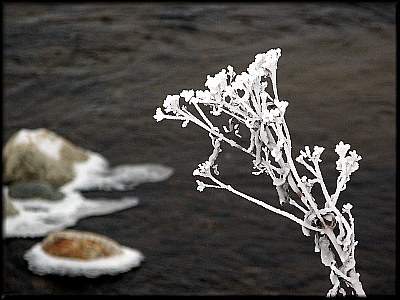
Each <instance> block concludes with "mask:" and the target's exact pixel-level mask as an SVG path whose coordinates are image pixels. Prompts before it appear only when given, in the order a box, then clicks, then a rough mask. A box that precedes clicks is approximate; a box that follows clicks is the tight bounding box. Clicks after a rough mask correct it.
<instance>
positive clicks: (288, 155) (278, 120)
mask: <svg viewBox="0 0 400 300" xmlns="http://www.w3.org/2000/svg"><path fill="white" fill-rule="evenodd" d="M280 56H281V49H279V48H278V49H271V50H269V51H268V52H266V53H260V54H257V55H256V56H255V60H254V62H252V63H251V64H250V65H249V66H248V68H247V72H242V73H240V74H237V73H236V72H234V70H233V67H232V66H228V67H227V68H226V69H222V70H221V71H220V72H219V73H217V74H215V75H214V76H211V75H208V76H207V80H206V82H205V86H206V88H208V89H206V90H204V91H202V90H198V91H193V90H183V91H182V92H181V93H180V94H179V95H168V96H167V97H166V99H165V100H164V104H163V107H164V111H163V110H162V109H161V108H157V109H156V113H155V115H154V119H155V120H156V121H157V122H159V121H162V120H165V119H167V120H179V121H182V122H183V123H182V127H186V126H187V125H188V124H189V123H193V124H196V125H198V126H200V127H201V128H203V129H204V130H206V131H207V132H208V133H209V137H210V139H211V145H212V146H213V148H214V150H213V152H212V154H211V155H210V157H209V159H208V160H206V161H205V162H203V163H200V164H199V165H198V168H197V169H196V170H195V171H194V172H193V175H194V176H201V177H204V178H206V179H208V180H209V181H211V182H212V184H209V183H205V182H203V181H200V180H197V190H198V191H200V192H202V191H204V190H205V189H206V188H220V189H226V190H228V191H230V192H232V193H234V194H236V195H238V196H240V197H243V198H244V199H246V200H248V201H251V202H253V203H256V204H257V205H260V206H262V207H264V208H265V209H268V210H270V211H272V212H275V213H277V214H280V215H283V216H285V217H287V218H289V219H290V220H292V221H294V222H296V223H298V224H299V225H300V226H301V228H302V231H303V233H304V235H306V236H310V235H311V232H314V234H315V250H316V251H318V252H319V251H320V252H321V260H322V263H323V264H324V265H325V266H328V267H330V268H331V275H330V279H331V282H332V284H333V285H334V287H333V288H332V289H331V290H329V292H328V296H335V295H337V294H338V293H339V294H345V290H344V289H343V288H342V287H341V285H343V284H346V286H348V287H350V289H352V290H353V292H354V293H355V294H357V295H360V296H365V292H364V290H363V288H362V285H361V282H360V281H359V274H358V273H356V272H355V260H354V249H355V246H356V245H357V241H356V240H355V238H354V220H353V217H352V215H351V213H350V209H351V207H350V205H349V204H346V205H345V206H343V214H345V215H346V216H347V217H345V216H344V215H343V214H342V212H341V211H340V210H339V209H337V207H336V203H337V200H338V197H339V194H340V192H342V191H344V190H345V189H346V183H347V182H348V181H349V180H350V175H351V174H352V173H353V172H355V171H356V170H357V169H358V168H359V164H358V161H360V160H361V156H359V155H358V154H357V153H356V151H354V150H353V151H350V152H349V150H350V145H349V144H344V143H343V142H342V141H340V142H339V143H338V144H337V145H336V148H335V151H336V153H337V154H338V155H339V158H338V160H337V162H336V169H337V170H338V171H339V176H338V179H337V187H336V191H335V192H334V193H333V194H330V193H329V191H328V189H327V187H326V185H325V183H324V179H323V176H322V173H321V170H320V166H319V164H320V163H321V162H322V160H321V155H322V153H323V151H324V150H325V148H324V147H320V146H314V147H313V148H312V150H311V148H310V147H309V146H305V147H304V150H301V151H300V155H299V156H298V157H297V158H296V159H295V161H296V162H298V163H299V164H300V165H302V166H303V167H304V168H305V169H306V170H307V171H308V172H309V173H311V177H310V178H308V177H307V176H305V175H303V176H300V174H299V172H298V171H297V168H296V166H295V164H294V161H293V158H292V156H293V155H292V141H291V138H290V133H289V129H288V127H287V124H286V121H285V113H286V110H287V107H288V105H289V102H287V101H284V100H280V99H279V97H278V89H277V84H276V78H277V77H276V71H277V66H278V60H279V58H280ZM268 89H269V92H268ZM271 90H272V92H271ZM182 98H183V99H182ZM180 102H185V105H181V103H180ZM222 114H225V115H227V116H228V118H229V121H228V124H227V125H223V126H221V128H219V127H217V126H215V125H214V123H213V119H212V118H215V117H218V116H220V115H222ZM246 128H247V130H249V136H250V140H249V143H248V147H247V148H246V147H243V146H242V145H243V143H240V144H239V143H238V142H236V141H235V140H233V139H232V138H230V137H228V135H227V134H229V133H231V132H234V135H235V137H236V138H240V137H241V136H244V135H243V134H242V133H241V131H243V130H244V129H246ZM222 142H226V143H227V144H228V145H230V146H232V147H234V148H237V149H239V150H241V151H242V152H243V153H245V154H247V155H250V156H251V157H252V159H253V169H254V170H253V171H252V172H251V173H252V174H254V175H261V174H265V175H267V176H269V177H270V178H271V179H272V183H273V185H274V186H275V188H276V190H277V193H278V199H279V203H280V205H281V206H282V207H284V205H292V206H294V207H295V208H296V209H297V210H298V214H299V216H296V215H295V214H293V213H289V212H287V211H285V210H283V209H280V208H277V207H274V206H272V205H270V204H267V203H266V202H264V201H261V200H258V199H255V198H253V197H251V196H250V195H247V194H244V193H242V192H240V191H238V190H236V189H235V188H233V187H232V186H231V185H228V184H225V183H223V182H222V181H220V180H219V179H218V178H217V177H216V176H218V175H219V172H218V170H217V164H216V161H217V158H218V154H219V153H220V152H222V144H223V143H222ZM315 185H319V186H320V187H321V190H322V193H323V198H324V199H323V200H324V201H322V203H318V202H317V199H315V198H314V197H313V196H312V189H313V187H314V186H315ZM319 202H321V201H319ZM335 228H336V229H335ZM337 228H338V229H337ZM334 229H335V230H336V231H334ZM337 231H339V233H338V235H337V236H336V234H337V233H335V232H337Z"/></svg>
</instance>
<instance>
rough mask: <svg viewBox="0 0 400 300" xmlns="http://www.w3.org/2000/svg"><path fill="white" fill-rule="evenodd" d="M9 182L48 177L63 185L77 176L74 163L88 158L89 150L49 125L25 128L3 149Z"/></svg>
mask: <svg viewBox="0 0 400 300" xmlns="http://www.w3.org/2000/svg"><path fill="white" fill-rule="evenodd" d="M3 150H4V151H3V163H4V169H3V172H4V173H3V180H4V183H5V184H12V183H15V182H21V181H34V180H39V181H47V182H49V183H51V184H52V185H54V186H56V187H60V186H62V185H64V184H66V183H67V182H69V181H71V180H72V179H73V178H74V177H75V174H74V171H73V163H74V162H81V161H85V160H87V159H88V151H87V150H85V149H83V148H81V147H78V146H76V145H74V144H72V143H71V142H69V141H68V140H66V139H64V138H63V137H61V136H59V135H57V134H56V133H54V132H51V131H49V130H47V129H43V128H40V129H35V130H29V129H21V130H19V131H18V132H16V133H15V134H14V135H12V136H11V138H10V139H9V140H8V141H7V143H6V145H5V146H4V149H3Z"/></svg>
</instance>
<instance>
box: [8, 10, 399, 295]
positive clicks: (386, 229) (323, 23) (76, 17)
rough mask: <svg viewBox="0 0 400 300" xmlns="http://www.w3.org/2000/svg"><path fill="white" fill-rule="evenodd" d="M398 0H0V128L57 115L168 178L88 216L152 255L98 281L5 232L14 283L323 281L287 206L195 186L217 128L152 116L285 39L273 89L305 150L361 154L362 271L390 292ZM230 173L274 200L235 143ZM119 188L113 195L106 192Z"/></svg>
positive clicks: (120, 289)
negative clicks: (21, 0) (51, 262)
mask: <svg viewBox="0 0 400 300" xmlns="http://www.w3.org/2000/svg"><path fill="white" fill-rule="evenodd" d="M395 8H396V7H395V4H394V3H379V4H374V3H367V4H354V5H353V4H344V3H343V4H340V3H336V4H335V3H331V4H323V3H296V4H290V3H269V4H262V3H256V4H240V3H232V4H230V3H209V4H201V5H196V4H191V3H187V4H183V3H182V4H172V3H170V4H163V3H157V2H154V3H152V2H150V3H119V4H111V3H101V4H100V3H98V4H96V3H90V4H89V3H86V4H51V3H48V4H16V3H14V4H13V3H6V4H3V17H4V18H3V26H4V27H3V34H4V35H3V61H4V63H3V88H4V90H3V96H4V97H3V99H4V100H3V118H4V119H3V120H4V121H3V139H4V140H7V139H8V138H9V137H10V136H11V134H13V133H14V132H16V131H17V130H19V129H20V128H39V127H45V128H48V129H50V130H52V131H54V132H56V133H58V134H60V135H62V136H64V137H66V138H67V139H69V140H70V141H72V142H74V143H75V144H78V145H80V146H82V147H85V148H87V149H90V150H93V151H96V152H98V153H101V154H102V155H104V156H105V157H106V158H108V159H109V161H110V163H111V165H113V166H116V165H119V164H134V163H146V162H152V163H160V164H164V165H167V166H170V167H173V168H174V169H175V173H174V175H173V176H172V177H171V178H170V179H168V180H167V181H164V182H162V183H152V184H150V183H149V184H144V185H141V186H139V187H137V188H136V190H134V191H131V192H125V194H131V195H135V196H138V197H139V199H140V201H141V204H140V205H139V206H138V207H135V208H132V209H129V210H125V211H121V212H118V213H114V214H111V215H107V216H101V217H92V218H87V219H84V220H81V221H80V222H79V223H78V224H77V225H76V226H74V229H77V230H87V231H92V232H96V233H100V234H105V235H107V236H109V237H111V238H113V239H115V240H116V241H117V242H119V243H121V244H123V245H126V246H129V247H132V248H136V249H138V250H140V251H142V252H143V253H144V255H145V256H146V258H147V260H146V262H145V263H144V264H143V265H142V266H141V267H140V268H139V269H137V270H133V271H131V272H128V273H125V274H121V275H118V276H115V277H103V278H99V279H96V280H91V279H82V278H79V279H76V278H75V279H71V278H59V277H55V276H45V277H40V276H36V275H34V274H32V273H31V272H30V271H29V270H28V269H27V264H26V262H25V261H24V260H23V258H22V255H23V253H24V252H25V251H26V250H28V249H29V248H30V247H31V246H32V245H33V244H35V243H37V242H38V241H40V240H41V239H27V240H23V239H12V240H3V244H4V247H3V250H4V260H3V261H4V263H3V267H4V272H3V274H4V277H3V288H4V291H3V294H95V295H100V294H110V295H140V294H145V295H154V294H157V295H160V294H162V295H209V294H214V295H220V294H223V295H227V294H235V295H260V294H264V295H325V294H326V292H327V291H328V289H329V288H331V283H330V280H329V269H328V268H326V267H324V266H323V265H322V264H321V262H320V259H319V255H318V254H317V253H314V243H313V239H312V238H307V237H305V236H303V234H302V233H301V230H300V227H299V226H298V225H297V224H295V223H293V222H290V221H289V220H288V219H285V218H283V217H281V216H278V215H275V214H273V213H271V212H269V211H266V210H264V209H262V208H261V207H259V206H257V205H254V204H252V203H249V202H247V201H245V200H244V199H242V198H239V197H236V196H234V195H232V194H230V193H228V192H226V191H220V190H205V191H204V192H203V193H199V192H197V191H196V183H195V178H194V177H193V176H192V175H191V174H192V171H193V169H195V168H196V167H197V164H198V163H200V162H202V161H204V160H205V159H206V158H207V157H208V155H209V154H210V150H211V146H210V145H209V138H208V136H207V134H206V132H204V131H202V130H200V129H198V128H196V127H195V126H194V125H189V126H188V128H186V129H182V128H181V126H180V123H179V122H173V121H163V122H161V123H156V122H155V120H154V119H153V118H152V116H153V114H154V111H155V109H156V107H158V106H160V105H162V101H163V100H164V98H165V97H166V95H167V94H175V93H179V92H180V91H181V90H182V89H203V88H204V82H205V80H206V76H207V75H208V74H211V75H213V74H215V73H216V72H218V71H220V70H221V69H222V68H225V67H226V66H227V65H228V64H231V65H233V67H234V68H235V70H236V71H237V72H238V73H239V72H241V71H243V70H245V68H246V67H247V65H248V64H249V63H250V62H252V61H253V59H254V56H255V55H256V54H257V53H260V52H266V51H268V50H269V49H271V48H276V47H280V48H281V49H282V57H281V58H280V60H279V63H278V91H279V95H280V98H281V99H286V100H288V101H289V102H290V105H289V107H288V110H287V113H286V119H287V123H288V126H289V128H290V130H291V135H292V142H293V146H294V153H298V150H299V149H300V148H303V146H304V145H310V146H313V145H315V144H317V145H320V146H323V147H325V148H326V151H325V152H324V154H323V156H322V159H323V163H322V166H321V167H322V171H323V173H324V178H325V180H326V183H327V185H328V189H330V192H331V193H332V192H333V189H334V188H335V182H336V175H337V173H336V170H335V160H336V154H335V153H334V151H333V149H334V147H335V144H336V143H337V142H338V141H340V140H343V141H345V142H346V143H350V144H351V146H352V148H354V149H356V150H357V152H358V153H359V154H360V155H362V157H363V159H362V161H361V162H360V169H359V170H358V171H357V172H356V173H354V174H353V175H352V180H351V181H350V183H349V184H348V187H347V189H346V191H345V192H343V193H342V194H341V198H340V199H339V202H341V204H344V203H346V202H351V203H352V204H353V206H354V208H353V210H352V211H353V215H354V217H355V221H356V239H357V240H358V241H359V244H358V246H357V248H356V261H357V271H358V272H359V273H360V274H361V277H360V279H361V282H362V283H363V286H364V289H365V291H366V293H367V295H393V294H395V291H396V289H395V281H396V276H395V267H396V255H395V243H396V230H395V225H396V217H395V208H396V206H395V196H396V193H395V176H396V168H395V164H396V156H395V145H396V144H395V143H396V140H395V137H396V129H395V121H396V119H395V118H396V116H395V115H396V98H395V96H396V93H395V71H396V68H395V55H396V48H395V40H396V31H395V17H396V16H395V15H396V14H395ZM221 158H222V159H225V164H224V168H222V166H223V165H222V164H221V173H222V174H221V178H222V179H223V180H224V181H225V182H229V183H231V184H232V185H233V186H235V187H236V188H238V189H242V190H244V191H245V192H248V193H250V194H251V195H252V196H254V197H257V198H259V199H263V200H265V201H267V202H268V203H270V204H276V205H278V200H277V195H276V192H275V189H274V188H273V187H272V185H271V182H270V181H268V180H267V181H266V180H265V179H262V178H259V177H255V176H251V175H250V172H251V160H250V159H249V158H248V157H244V156H243V155H242V153H238V152H235V151H233V150H232V151H231V150H230V149H229V148H227V147H225V150H224V152H223V153H222V154H221ZM111 196H112V197H117V196H118V197H119V196H121V195H115V194H113V195H110V197H111Z"/></svg>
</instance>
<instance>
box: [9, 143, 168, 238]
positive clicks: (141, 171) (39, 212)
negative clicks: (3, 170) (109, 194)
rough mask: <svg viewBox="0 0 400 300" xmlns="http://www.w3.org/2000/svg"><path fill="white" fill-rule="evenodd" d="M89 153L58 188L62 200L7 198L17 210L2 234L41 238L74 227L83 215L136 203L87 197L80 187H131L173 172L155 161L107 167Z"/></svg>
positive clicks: (106, 211) (122, 208)
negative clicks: (153, 162)
mask: <svg viewBox="0 0 400 300" xmlns="http://www.w3.org/2000/svg"><path fill="white" fill-rule="evenodd" d="M89 153H90V154H89V159H87V160H86V161H84V162H80V163H75V164H74V173H75V178H74V179H73V180H72V181H71V182H68V183H67V184H65V185H64V186H62V187H61V188H60V191H61V192H63V193H64V195H65V196H64V198H62V199H61V200H45V199H40V198H31V199H15V198H10V197H8V199H9V202H10V203H11V205H12V206H13V207H14V208H15V209H16V211H17V212H18V213H17V214H15V215H13V216H7V217H5V218H4V227H3V231H4V232H3V237H5V238H28V237H29V238H33V237H41V236H45V235H47V234H48V233H50V232H53V231H56V230H62V229H65V228H67V227H70V226H73V225H75V224H76V223H77V222H78V220H80V219H82V218H85V217H89V216H99V215H105V214H110V213H113V212H116V211H120V210H124V209H127V208H131V207H134V206H136V205H137V204H138V202H139V200H138V198H136V197H125V198H121V199H96V200H90V199H87V198H85V197H84V196H83V195H82V194H81V193H80V192H79V190H118V191H124V190H132V189H133V188H134V187H135V186H137V185H139V184H142V183H145V182H160V181H163V180H166V179H167V178H169V177H170V176H171V175H172V173H173V169H172V168H169V167H165V166H163V165H157V164H138V165H121V166H117V167H115V168H109V167H108V162H107V161H106V159H105V158H104V157H102V156H101V155H100V154H97V153H94V152H90V151H89ZM3 195H6V196H8V188H7V187H6V186H3Z"/></svg>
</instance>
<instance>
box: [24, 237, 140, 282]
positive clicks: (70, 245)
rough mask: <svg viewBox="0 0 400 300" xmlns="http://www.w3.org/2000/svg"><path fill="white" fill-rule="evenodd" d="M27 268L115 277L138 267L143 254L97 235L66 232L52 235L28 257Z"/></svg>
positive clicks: (34, 270)
mask: <svg viewBox="0 0 400 300" xmlns="http://www.w3.org/2000/svg"><path fill="white" fill-rule="evenodd" d="M24 258H25V259H26V260H27V261H28V268H29V269H30V270H31V271H32V272H33V273H35V274H38V275H46V274H53V275H61V276H72V277H73V276H85V277H89V278H95V277H98V276H101V275H115V274H118V273H123V272H127V271H129V270H130V269H132V268H135V267H139V266H140V264H141V262H142V261H143V260H144V256H143V254H142V253H141V252H139V251H138V250H135V249H131V248H128V247H125V246H122V245H120V244H118V243H117V242H115V241H114V240H112V239H110V238H108V237H106V236H103V235H99V234H95V233H90V232H84V231H77V230H64V231H58V232H53V233H52V234H50V235H49V236H47V237H46V238H45V239H44V240H43V241H42V242H41V243H38V244H36V245H34V246H33V247H32V248H31V249H29V250H28V251H27V252H26V253H25V254H24Z"/></svg>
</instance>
